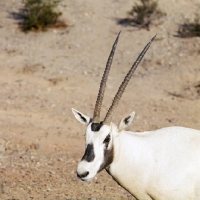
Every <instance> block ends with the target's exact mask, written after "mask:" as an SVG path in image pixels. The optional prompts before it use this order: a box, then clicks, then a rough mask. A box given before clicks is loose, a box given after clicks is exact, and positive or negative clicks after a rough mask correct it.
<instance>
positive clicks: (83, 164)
mask: <svg viewBox="0 0 200 200" xmlns="http://www.w3.org/2000/svg"><path fill="white" fill-rule="evenodd" d="M119 35H120V32H119V34H118V36H117V38H116V40H115V42H114V44H113V47H112V50H111V53H110V56H109V58H108V61H107V64H106V68H105V71H104V74H103V77H102V80H101V84H100V89H99V93H98V96H97V100H96V105H95V109H94V114H93V118H90V117H88V116H86V115H84V114H83V113H81V112H79V111H77V110H75V109H73V108H72V112H73V114H74V116H75V117H76V119H77V120H78V121H80V122H81V123H83V124H86V125H87V128H86V148H85V154H84V155H83V157H82V159H81V161H80V162H79V164H78V166H77V176H78V177H79V178H81V179H82V180H90V179H92V178H94V177H95V175H96V174H97V173H98V172H100V171H101V170H103V169H105V168H106V167H108V166H109V165H110V164H111V163H112V161H113V156H114V146H113V140H114V138H115V137H117V135H118V134H119V133H120V131H121V130H123V129H125V128H126V127H127V126H128V125H130V124H131V122H132V120H133V118H134V114H135V113H134V112H132V113H131V114H129V115H127V116H126V117H124V118H123V119H122V120H121V122H120V123H119V125H118V126H116V125H114V124H113V123H111V119H112V116H113V113H114V111H115V110H116V108H117V105H118V103H119V100H120V98H121V96H122V94H123V92H124V90H125V88H126V86H127V84H128V82H129V80H130V79H131V77H132V74H133V72H134V71H135V69H136V68H137V66H138V64H139V63H140V61H141V60H142V58H143V56H144V55H145V53H146V51H147V50H148V49H149V47H150V45H151V43H152V41H153V40H154V38H155V37H156V36H154V37H153V38H152V39H151V41H150V42H149V43H148V44H147V45H146V46H145V48H144V49H143V51H142V52H141V53H140V55H139V56H138V58H137V60H136V61H135V63H134V64H133V66H132V67H131V69H130V70H129V72H128V74H127V75H126V77H125V79H124V81H123V82H122V84H121V86H120V87H119V89H118V92H117V93H116V95H115V97H114V100H113V102H112V105H111V106H110V108H109V110H108V112H107V114H106V116H105V118H104V120H103V121H100V111H101V105H102V101H103V96H104V91H105V87H106V81H107V77H108V74H109V71H110V67H111V64H112V60H113V56H114V52H115V49H116V46H117V42H118V38H119Z"/></svg>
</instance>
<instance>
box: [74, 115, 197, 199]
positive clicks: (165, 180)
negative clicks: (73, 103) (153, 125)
mask: <svg viewBox="0 0 200 200" xmlns="http://www.w3.org/2000/svg"><path fill="white" fill-rule="evenodd" d="M77 112H78V111H77ZM78 116H79V115H78ZM84 116H85V115H84ZM128 116H129V115H128ZM133 117H134V114H133V113H132V114H130V118H129V119H130V121H131V122H132V120H133ZM87 118H88V117H87ZM125 118H126V117H125ZM125 118H123V119H125ZM123 119H122V121H121V122H120V124H119V126H118V127H117V126H116V125H114V124H113V123H111V125H110V126H107V125H103V126H102V127H101V129H100V130H99V132H92V131H91V126H90V125H91V124H89V125H88V127H87V130H86V144H89V143H93V144H94V150H95V155H96V156H95V159H94V161H93V162H91V163H87V162H86V161H81V162H80V163H79V165H78V167H77V172H80V171H81V170H82V172H84V171H90V170H91V173H90V174H89V175H88V177H86V178H85V179H83V180H89V179H92V178H93V177H94V176H95V175H96V173H97V172H98V169H99V167H100V165H101V163H102V162H103V159H104V158H103V157H104V154H103V152H104V149H105V146H104V145H103V140H104V139H105V137H106V136H107V135H108V134H109V133H110V135H111V141H110V143H109V145H110V147H108V148H111V147H112V145H113V147H114V160H113V162H112V163H111V164H110V166H109V168H107V170H108V171H109V173H110V175H111V176H112V177H113V178H114V179H115V180H116V181H117V182H118V183H119V184H120V185H121V186H122V187H124V188H125V189H126V190H128V191H129V192H130V193H131V194H132V195H133V196H134V197H135V198H136V199H139V200H199V199H200V131H198V130H194V129H189V128H184V127H168V128H162V129H159V130H155V131H148V132H141V133H138V132H129V131H124V130H122V128H125V127H126V124H124V120H123ZM78 120H79V121H81V120H80V119H78ZM130 121H129V122H130ZM129 124H130V123H129ZM129 124H127V125H129Z"/></svg>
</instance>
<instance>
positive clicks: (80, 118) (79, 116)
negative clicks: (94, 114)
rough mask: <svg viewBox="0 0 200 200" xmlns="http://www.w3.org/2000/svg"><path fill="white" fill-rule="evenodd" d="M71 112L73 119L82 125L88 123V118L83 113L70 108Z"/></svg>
mask: <svg viewBox="0 0 200 200" xmlns="http://www.w3.org/2000/svg"><path fill="white" fill-rule="evenodd" d="M72 112H73V114H74V116H75V118H76V119H77V120H78V121H79V122H81V123H82V124H89V123H90V117H88V116H86V115H84V114H83V113H81V112H79V111H78V110H75V109H74V108H72Z"/></svg>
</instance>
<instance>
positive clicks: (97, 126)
mask: <svg viewBox="0 0 200 200" xmlns="http://www.w3.org/2000/svg"><path fill="white" fill-rule="evenodd" d="M102 126H103V122H100V123H92V124H91V129H92V131H94V132H97V131H99V130H100V128H101V127H102Z"/></svg>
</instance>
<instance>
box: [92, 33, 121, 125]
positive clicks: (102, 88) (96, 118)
mask: <svg viewBox="0 0 200 200" xmlns="http://www.w3.org/2000/svg"><path fill="white" fill-rule="evenodd" d="M120 32H121V31H120ZM120 32H119V33H118V36H117V38H116V40H115V42H114V44H113V46H112V50H111V52H110V55H109V57H108V61H107V63H106V68H105V70H104V74H103V77H102V79H101V84H100V88H99V93H98V96H97V100H96V105H95V108H94V114H93V119H92V122H93V123H97V124H98V123H100V112H101V105H102V102H103V96H104V92H105V88H106V81H107V78H108V74H109V71H110V67H111V64H112V60H113V56H114V53H115V49H116V46H117V42H118V38H119V35H120Z"/></svg>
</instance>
